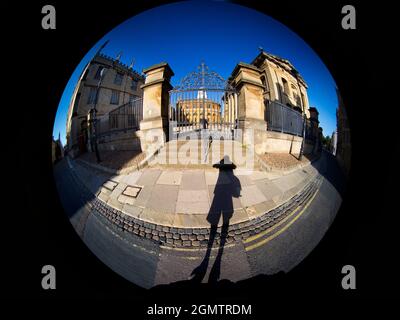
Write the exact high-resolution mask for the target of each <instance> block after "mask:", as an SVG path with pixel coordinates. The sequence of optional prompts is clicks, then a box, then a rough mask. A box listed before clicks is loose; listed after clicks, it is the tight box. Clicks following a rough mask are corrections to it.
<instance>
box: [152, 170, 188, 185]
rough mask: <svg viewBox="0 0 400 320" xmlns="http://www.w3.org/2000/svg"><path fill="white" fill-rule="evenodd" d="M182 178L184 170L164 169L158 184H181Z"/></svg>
mask: <svg viewBox="0 0 400 320" xmlns="http://www.w3.org/2000/svg"><path fill="white" fill-rule="evenodd" d="M181 180H182V171H176V170H166V171H163V172H162V173H161V175H160V177H159V178H158V180H157V184H167V185H175V186H176V185H180V184H181Z"/></svg>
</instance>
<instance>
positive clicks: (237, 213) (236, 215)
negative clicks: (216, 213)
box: [229, 209, 249, 225]
mask: <svg viewBox="0 0 400 320" xmlns="http://www.w3.org/2000/svg"><path fill="white" fill-rule="evenodd" d="M247 220H249V216H248V214H247V212H246V210H244V209H236V210H234V211H233V215H232V218H231V219H230V220H229V224H230V225H232V224H236V223H241V222H243V221H247Z"/></svg>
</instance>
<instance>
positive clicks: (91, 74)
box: [66, 53, 144, 156]
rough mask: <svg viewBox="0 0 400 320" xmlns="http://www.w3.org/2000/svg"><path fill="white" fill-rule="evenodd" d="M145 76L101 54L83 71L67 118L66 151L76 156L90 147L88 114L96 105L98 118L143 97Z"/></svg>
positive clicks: (117, 60) (106, 116) (106, 115)
mask: <svg viewBox="0 0 400 320" xmlns="http://www.w3.org/2000/svg"><path fill="white" fill-rule="evenodd" d="M143 83H144V77H143V76H141V75H140V74H139V73H138V72H136V71H134V70H133V69H132V68H131V67H129V66H127V65H125V64H123V63H121V62H120V61H119V58H117V59H114V58H111V57H108V56H106V55H104V54H101V53H98V54H96V56H95V57H94V58H93V59H92V60H91V61H90V62H89V63H88V64H87V66H86V67H85V68H84V70H83V72H82V74H81V76H80V78H79V80H78V83H77V85H76V87H75V90H74V93H73V95H72V98H71V101H70V105H69V109H68V117H67V128H66V129H67V130H66V133H67V134H66V139H67V149H68V151H69V154H70V155H71V156H77V155H79V154H81V153H83V152H85V151H87V148H88V139H89V135H90V134H89V130H88V114H89V112H90V110H91V109H92V108H94V107H95V106H96V109H97V118H98V119H99V121H101V119H102V118H103V117H105V118H107V119H108V114H109V113H110V112H111V111H113V110H115V109H116V108H118V107H119V106H121V105H123V104H127V103H129V102H130V101H134V100H135V99H138V98H141V97H142V96H143V93H142V89H141V85H142V84H143Z"/></svg>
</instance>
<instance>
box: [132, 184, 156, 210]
mask: <svg viewBox="0 0 400 320" xmlns="http://www.w3.org/2000/svg"><path fill="white" fill-rule="evenodd" d="M153 189H154V186H144V187H143V189H142V190H141V191H140V192H139V195H138V197H137V198H136V199H135V202H134V203H135V205H136V206H138V207H142V208H144V207H146V206H147V202H148V201H149V199H150V197H151V194H152V192H153Z"/></svg>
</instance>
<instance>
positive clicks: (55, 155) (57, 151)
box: [51, 134, 64, 164]
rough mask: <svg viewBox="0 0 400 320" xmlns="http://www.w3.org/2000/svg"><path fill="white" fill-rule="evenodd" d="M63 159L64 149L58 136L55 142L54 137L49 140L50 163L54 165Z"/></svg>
mask: <svg viewBox="0 0 400 320" xmlns="http://www.w3.org/2000/svg"><path fill="white" fill-rule="evenodd" d="M63 157H64V147H63V145H62V142H61V137H60V134H58V139H57V140H54V137H53V138H52V139H51V161H52V163H53V164H54V163H56V162H58V161H60V160H61V159H62V158H63Z"/></svg>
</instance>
